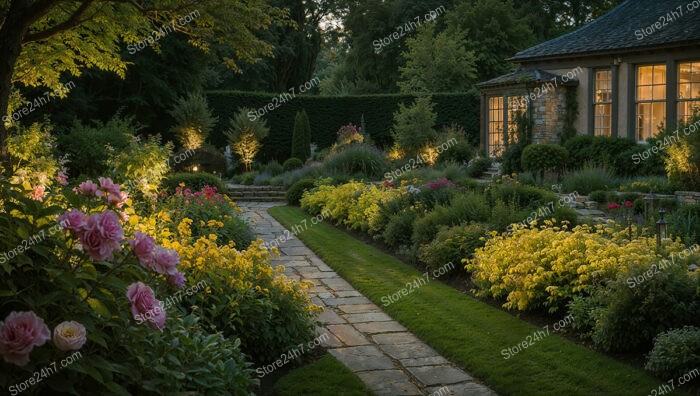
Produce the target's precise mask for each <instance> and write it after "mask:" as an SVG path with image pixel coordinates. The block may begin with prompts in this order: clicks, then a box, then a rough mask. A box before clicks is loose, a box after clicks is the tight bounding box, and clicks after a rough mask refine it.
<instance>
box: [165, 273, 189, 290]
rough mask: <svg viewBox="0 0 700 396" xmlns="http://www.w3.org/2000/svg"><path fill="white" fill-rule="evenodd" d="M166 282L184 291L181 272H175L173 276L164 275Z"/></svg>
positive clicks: (183, 278)
mask: <svg viewBox="0 0 700 396" xmlns="http://www.w3.org/2000/svg"><path fill="white" fill-rule="evenodd" d="M166 277H167V279H168V282H169V283H170V284H171V285H173V286H175V287H177V288H178V289H184V288H185V282H186V279H185V274H183V273H182V272H176V273H175V274H173V275H166Z"/></svg>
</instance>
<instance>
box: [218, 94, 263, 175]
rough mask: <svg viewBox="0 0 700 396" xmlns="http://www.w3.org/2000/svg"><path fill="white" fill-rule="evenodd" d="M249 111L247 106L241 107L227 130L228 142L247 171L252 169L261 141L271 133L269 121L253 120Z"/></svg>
mask: <svg viewBox="0 0 700 396" xmlns="http://www.w3.org/2000/svg"><path fill="white" fill-rule="evenodd" d="M249 111H251V110H250V109H248V108H245V107H244V108H242V109H240V110H239V111H238V112H237V113H236V115H235V116H234V117H233V119H232V120H231V121H230V123H231V127H230V129H229V130H228V131H226V137H227V138H228V143H229V145H231V148H232V149H233V152H234V153H236V154H237V155H238V157H239V158H240V160H241V162H242V163H243V165H244V166H245V170H246V171H250V169H251V165H252V164H253V161H254V160H255V156H256V155H257V154H258V151H260V147H262V144H261V143H260V141H261V140H262V139H264V138H265V137H266V136H267V135H268V133H270V128H269V127H268V126H267V121H265V120H262V119H260V118H258V119H256V120H255V121H251V120H250V118H249V117H248V112H249Z"/></svg>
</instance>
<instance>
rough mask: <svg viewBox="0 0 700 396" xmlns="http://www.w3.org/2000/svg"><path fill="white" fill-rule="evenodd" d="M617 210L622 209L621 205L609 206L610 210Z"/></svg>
mask: <svg viewBox="0 0 700 396" xmlns="http://www.w3.org/2000/svg"><path fill="white" fill-rule="evenodd" d="M617 209H620V204H616V203H611V204H610V205H608V210H617Z"/></svg>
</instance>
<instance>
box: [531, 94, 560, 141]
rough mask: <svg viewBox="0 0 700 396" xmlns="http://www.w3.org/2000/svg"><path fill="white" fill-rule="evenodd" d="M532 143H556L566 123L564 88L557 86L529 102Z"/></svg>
mask: <svg viewBox="0 0 700 396" xmlns="http://www.w3.org/2000/svg"><path fill="white" fill-rule="evenodd" d="M530 106H532V141H533V143H558V142H559V136H558V134H559V133H560V132H561V131H563V130H564V126H565V125H566V88H565V87H562V86H559V87H557V88H554V89H550V90H549V91H547V93H545V94H543V95H541V96H540V97H539V98H537V99H535V100H534V101H532V102H530Z"/></svg>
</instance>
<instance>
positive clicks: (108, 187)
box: [98, 177, 120, 196]
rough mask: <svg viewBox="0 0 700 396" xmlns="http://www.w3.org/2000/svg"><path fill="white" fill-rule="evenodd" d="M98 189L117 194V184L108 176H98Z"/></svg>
mask: <svg viewBox="0 0 700 396" xmlns="http://www.w3.org/2000/svg"><path fill="white" fill-rule="evenodd" d="M98 180H99V181H100V189H101V190H102V191H104V192H108V193H110V194H114V195H117V196H118V195H119V192H120V191H119V184H115V183H114V182H113V181H112V179H110V178H109V177H100V178H99V179H98Z"/></svg>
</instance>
